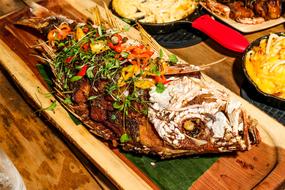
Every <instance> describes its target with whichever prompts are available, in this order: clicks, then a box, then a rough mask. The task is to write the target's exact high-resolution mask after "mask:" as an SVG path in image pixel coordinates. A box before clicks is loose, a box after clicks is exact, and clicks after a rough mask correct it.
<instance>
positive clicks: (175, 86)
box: [16, 13, 260, 158]
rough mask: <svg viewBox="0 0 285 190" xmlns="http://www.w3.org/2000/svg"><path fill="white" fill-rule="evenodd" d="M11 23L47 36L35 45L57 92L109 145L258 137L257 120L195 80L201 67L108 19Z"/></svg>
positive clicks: (213, 143)
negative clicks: (136, 37) (133, 36)
mask: <svg viewBox="0 0 285 190" xmlns="http://www.w3.org/2000/svg"><path fill="white" fill-rule="evenodd" d="M97 14H98V13H97ZM97 18H99V17H98V15H97ZM35 20H37V22H35ZM109 20H112V19H109ZM98 23H99V24H98ZM16 24H17V25H25V26H28V27H32V28H35V29H37V30H38V31H41V32H42V33H43V35H45V36H44V37H45V39H46V42H40V43H39V46H40V47H41V49H42V51H43V52H44V53H43V55H41V56H42V58H43V59H42V60H44V61H45V62H47V63H48V65H49V66H50V69H51V71H52V72H53V81H54V89H55V91H56V97H57V98H58V100H60V102H61V103H62V105H63V106H64V107H66V109H67V110H69V111H70V112H71V113H73V114H74V115H75V116H76V117H78V118H79V119H80V120H81V121H82V122H83V123H84V124H85V125H86V126H87V127H88V129H89V130H90V132H92V133H94V134H95V135H97V136H98V137H100V138H102V140H105V141H108V142H111V144H112V145H113V146H118V145H119V146H121V147H122V148H123V149H124V150H127V151H133V152H138V153H145V154H155V155H159V156H160V157H163V158H165V157H176V156H181V155H192V154H203V153H218V152H232V151H239V150H240V151H244V150H248V149H250V147H251V145H253V144H258V143H259V142H260V137H259V133H258V130H257V129H256V124H257V123H256V121H255V120H253V119H252V118H250V117H249V116H248V115H247V114H246V112H245V111H244V110H243V109H242V105H241V103H240V102H238V101H237V100H234V99H232V98H231V97H230V96H229V95H228V94H227V93H226V92H223V91H221V90H219V89H217V88H216V87H215V86H213V85H212V84H211V83H209V82H207V81H206V80H204V79H203V78H201V77H200V73H199V70H201V68H199V67H197V66H194V65H188V66H184V65H181V64H180V63H181V61H180V60H179V59H177V57H176V56H175V55H166V54H164V53H163V51H154V50H153V48H151V46H152V45H151V43H144V42H140V41H137V40H134V39H131V38H130V37H129V36H128V35H127V34H126V33H125V32H124V31H122V30H119V29H118V28H114V27H113V26H112V24H111V23H110V21H109V22H107V23H106V22H103V21H102V22H100V21H98V19H97V22H95V24H94V23H93V24H92V23H78V22H76V21H73V20H71V19H67V18H66V17H63V16H58V15H52V16H48V17H45V18H28V19H23V20H19V21H18V22H17V23H16ZM152 47H153V46H152ZM182 66H183V67H182Z"/></svg>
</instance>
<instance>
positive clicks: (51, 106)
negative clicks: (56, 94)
mask: <svg viewBox="0 0 285 190" xmlns="http://www.w3.org/2000/svg"><path fill="white" fill-rule="evenodd" d="M55 107H56V102H55V101H54V102H52V103H51V105H50V106H49V107H47V108H45V109H43V110H48V111H53V110H54V109H55Z"/></svg>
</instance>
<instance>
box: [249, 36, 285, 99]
mask: <svg viewBox="0 0 285 190" xmlns="http://www.w3.org/2000/svg"><path fill="white" fill-rule="evenodd" d="M245 67H246V70H247V73H248V75H249V76H250V78H251V79H252V80H253V82H254V83H255V84H256V85H257V86H258V88H259V89H260V90H261V91H263V92H265V93H267V94H271V95H273V96H277V97H279V98H284V99H285V36H279V35H277V34H270V35H269V37H268V39H263V40H261V41H260V44H259V46H256V47H253V48H252V50H250V51H249V52H248V53H247V54H246V60H245Z"/></svg>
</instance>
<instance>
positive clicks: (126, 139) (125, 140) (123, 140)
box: [120, 133, 130, 143]
mask: <svg viewBox="0 0 285 190" xmlns="http://www.w3.org/2000/svg"><path fill="white" fill-rule="evenodd" d="M128 141H130V137H129V135H128V134H127V133H125V134H123V135H122V136H121V137H120V142H121V143H125V142H128Z"/></svg>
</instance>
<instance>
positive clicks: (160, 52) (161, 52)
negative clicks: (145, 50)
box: [159, 49, 163, 59]
mask: <svg viewBox="0 0 285 190" xmlns="http://www.w3.org/2000/svg"><path fill="white" fill-rule="evenodd" d="M162 57H163V51H162V49H160V50H159V58H160V59H162Z"/></svg>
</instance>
